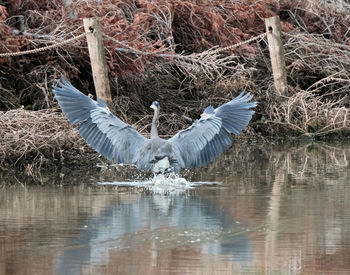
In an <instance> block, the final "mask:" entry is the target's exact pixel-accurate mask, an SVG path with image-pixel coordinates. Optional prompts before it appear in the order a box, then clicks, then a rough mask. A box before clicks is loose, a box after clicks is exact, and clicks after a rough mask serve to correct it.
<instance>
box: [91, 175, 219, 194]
mask: <svg viewBox="0 0 350 275" xmlns="http://www.w3.org/2000/svg"><path fill="white" fill-rule="evenodd" d="M97 184H98V185H115V186H126V187H127V186H130V187H137V188H146V189H147V190H149V191H151V192H152V193H154V194H179V193H183V192H185V191H187V190H191V189H193V188H195V187H196V186H199V185H214V184H219V183H218V182H190V181H187V180H186V179H185V178H182V177H179V176H178V175H176V174H173V173H172V174H167V175H164V174H159V175H155V176H154V177H153V178H150V179H146V180H143V181H113V182H98V183H97Z"/></svg>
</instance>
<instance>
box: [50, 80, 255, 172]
mask: <svg viewBox="0 0 350 275" xmlns="http://www.w3.org/2000/svg"><path fill="white" fill-rule="evenodd" d="M53 92H54V94H55V98H56V99H57V101H58V103H59V105H60V106H61V108H62V110H63V112H64V113H65V115H66V116H67V117H68V119H69V120H70V122H71V123H72V124H78V125H79V126H78V130H79V133H80V135H81V136H82V137H83V138H84V139H85V140H86V142H87V143H89V144H90V145H91V147H92V148H93V149H95V150H96V151H97V152H99V153H100V154H102V155H103V156H104V157H106V158H107V159H109V160H114V161H117V162H119V163H135V164H136V167H137V168H138V169H140V170H151V169H152V170H153V171H154V172H164V171H165V170H173V171H174V172H179V171H180V169H181V168H195V167H200V166H203V165H205V164H207V163H209V162H211V161H212V160H213V159H215V158H216V157H218V156H219V155H220V154H221V153H222V152H223V151H224V150H226V149H227V148H229V147H230V146H231V145H232V143H233V137H232V136H231V134H235V135H238V134H240V133H241V132H242V131H243V130H244V129H245V127H246V126H247V125H248V123H249V121H250V119H251V118H252V115H253V114H254V111H253V110H250V108H253V107H255V106H256V105H257V103H256V102H248V101H250V100H251V99H252V96H251V95H250V94H249V93H247V94H245V93H244V92H242V93H241V94H240V95H239V96H237V97H236V98H234V99H233V100H231V101H230V102H227V103H226V104H223V105H222V106H220V107H218V108H216V109H214V108H213V107H212V106H209V107H207V108H206V109H205V110H204V113H203V114H202V115H201V118H200V119H199V120H196V121H195V122H194V123H193V124H192V125H191V126H190V127H188V128H187V129H185V130H182V131H180V132H178V133H177V134H176V135H174V136H173V137H171V138H170V139H168V140H165V139H162V138H160V137H159V136H158V130H157V124H158V118H159V110H160V107H159V103H158V102H157V101H155V102H153V103H152V105H151V108H153V109H154V116H153V120H152V127H151V138H150V139H147V138H145V137H144V136H142V135H141V134H140V133H138V132H137V131H136V130H135V128H133V127H132V126H130V125H128V124H126V123H124V122H123V121H121V120H120V119H119V118H117V117H116V116H114V115H113V114H112V113H111V112H110V111H109V110H108V109H107V106H106V105H105V104H104V103H103V102H102V101H101V100H98V101H97V102H96V101H94V100H92V99H90V98H89V97H87V96H86V95H84V94H83V93H81V92H80V91H79V90H77V89H76V88H75V87H73V86H72V84H70V83H69V82H68V81H67V80H62V82H61V83H60V82H59V83H58V86H57V87H56V86H54V87H53Z"/></svg>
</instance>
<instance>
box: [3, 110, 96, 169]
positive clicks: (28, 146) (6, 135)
mask: <svg viewBox="0 0 350 275" xmlns="http://www.w3.org/2000/svg"><path fill="white" fill-rule="evenodd" d="M0 129H1V131H0V165H2V166H5V167H6V166H11V167H17V168H20V169H26V170H27V172H29V173H30V172H31V171H32V170H33V169H35V168H40V167H41V166H43V167H45V166H51V167H53V166H55V165H58V166H62V165H70V166H71V165H72V166H74V165H75V163H76V164H78V165H81V164H84V163H85V164H87V163H89V161H91V160H92V159H94V158H95V159H96V158H97V157H98V155H97V154H96V153H94V152H93V151H92V149H90V147H89V146H88V145H87V144H86V143H85V142H84V141H83V140H82V138H81V137H80V136H79V134H78V131H77V130H76V129H74V128H73V127H72V126H71V124H70V123H69V121H68V120H67V119H66V118H65V117H64V115H62V113H59V112H57V111H56V110H42V111H25V110H22V109H17V110H11V111H8V112H1V113H0ZM86 158H87V159H86ZM66 160H67V162H68V163H66Z"/></svg>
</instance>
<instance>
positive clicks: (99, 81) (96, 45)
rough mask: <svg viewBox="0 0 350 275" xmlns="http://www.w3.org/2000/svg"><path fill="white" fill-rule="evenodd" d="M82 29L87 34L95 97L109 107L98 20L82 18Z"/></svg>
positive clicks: (109, 95)
mask: <svg viewBox="0 0 350 275" xmlns="http://www.w3.org/2000/svg"><path fill="white" fill-rule="evenodd" d="M83 22H84V29H85V32H88V34H87V36H86V39H87V43H88V48H89V55H90V62H91V69H92V75H93V78H94V85H95V90H96V95H97V97H98V98H100V99H102V100H103V101H104V102H105V103H106V104H107V106H111V103H112V94H111V88H110V86H109V79H108V70H107V62H106V57H105V49H104V45H103V40H102V32H101V23H100V19H99V18H84V19H83Z"/></svg>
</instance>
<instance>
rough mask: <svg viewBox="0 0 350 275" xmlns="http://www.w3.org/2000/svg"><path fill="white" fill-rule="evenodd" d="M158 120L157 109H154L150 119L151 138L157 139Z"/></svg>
mask: <svg viewBox="0 0 350 275" xmlns="http://www.w3.org/2000/svg"><path fill="white" fill-rule="evenodd" d="M158 118H159V109H155V110H154V116H153V119H152V127H151V138H156V137H159V136H158V129H157V125H158Z"/></svg>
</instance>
